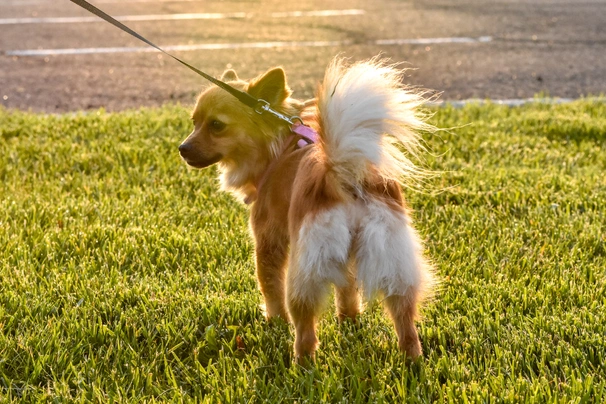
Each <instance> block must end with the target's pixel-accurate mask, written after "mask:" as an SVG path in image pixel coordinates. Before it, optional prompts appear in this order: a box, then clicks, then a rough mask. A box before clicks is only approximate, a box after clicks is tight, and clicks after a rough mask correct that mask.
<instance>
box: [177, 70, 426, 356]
mask: <svg viewBox="0 0 606 404" xmlns="http://www.w3.org/2000/svg"><path fill="white" fill-rule="evenodd" d="M366 63H367V64H366V65H364V66H363V68H364V69H366V70H361V73H360V74H362V76H361V77H365V76H364V75H367V76H368V75H372V74H378V75H379V76H381V77H382V78H383V79H385V80H387V81H386V82H385V86H386V87H385V89H384V91H385V92H387V93H389V92H390V91H392V92H394V93H397V95H398V96H400V98H398V99H399V100H400V99H401V98H402V96H405V97H408V96H409V95H411V93H409V92H406V91H405V90H403V89H402V88H401V87H400V86H399V84H398V83H397V80H399V79H400V75H399V73H398V72H397V71H396V70H394V68H393V67H389V66H386V65H385V64H383V63H381V62H377V61H374V60H373V61H370V62H366ZM331 69H332V70H330V69H329V70H330V72H331V74H333V75H346V74H350V73H351V72H352V71H353V70H347V67H345V66H344V65H343V64H342V63H340V62H338V61H337V62H335V63H334V64H333V66H332V68H331ZM380 69H384V70H380ZM327 74H328V73H327ZM222 80H224V81H227V82H229V84H231V85H232V86H234V87H236V88H239V89H241V90H243V91H247V92H248V93H250V94H251V95H253V96H254V97H256V98H261V99H264V100H266V101H268V102H269V103H270V104H271V106H272V108H274V109H276V110H278V111H280V112H283V113H284V114H286V115H289V116H302V117H305V118H304V120H305V122H306V124H308V125H310V126H312V127H314V128H315V129H316V130H317V131H318V132H319V136H320V141H319V143H318V144H316V145H312V146H307V147H304V148H302V149H298V150H295V149H294V147H292V146H293V145H294V143H292V144H289V143H288V142H287V139H288V138H289V135H290V133H291V132H290V128H289V126H288V125H287V124H285V123H283V122H281V121H279V120H277V119H275V118H273V117H271V116H266V115H259V114H257V113H256V112H254V111H253V110H251V109H250V108H248V107H246V106H243V105H242V104H240V103H239V101H237V100H236V99H235V98H234V97H233V96H231V95H230V94H228V93H227V92H225V91H223V90H221V89H219V88H218V87H211V88H209V89H207V90H206V91H204V92H203V93H202V94H201V95H200V97H199V98H198V101H197V104H196V107H195V109H194V112H193V115H192V119H193V121H194V130H193V132H192V133H191V134H190V135H189V137H188V138H187V139H186V140H185V141H184V142H183V144H182V145H181V146H180V148H179V150H180V153H181V155H182V157H183V158H184V160H185V161H186V162H187V163H188V164H190V165H192V166H194V167H197V168H202V167H206V166H209V165H211V164H215V163H218V164H219V169H220V172H221V184H222V187H223V188H224V189H225V190H228V191H230V192H233V193H234V194H235V195H237V197H239V198H242V199H244V201H246V203H248V204H250V207H251V215H250V224H251V228H252V232H253V235H254V239H255V253H256V270H257V278H258V282H259V287H260V289H261V293H262V294H263V297H264V300H265V309H266V314H267V317H268V318H272V317H281V318H283V319H287V320H288V319H290V320H291V321H292V322H293V323H294V326H295V333H296V338H295V346H294V350H295V354H296V356H297V357H298V358H300V357H305V356H313V354H314V352H315V350H316V348H317V345H318V341H317V338H316V321H317V318H318V315H319V313H320V310H321V308H322V305H323V302H324V300H325V299H326V294H327V293H326V290H327V285H329V284H331V283H332V284H334V285H335V287H336V294H335V296H336V307H337V314H338V316H339V318H340V319H344V318H352V319H355V318H356V316H357V315H358V314H359V313H360V310H361V305H360V296H359V293H358V287H359V286H360V285H359V280H358V275H359V274H358V273H357V266H356V262H360V263H361V262H362V261H364V257H363V256H362V257H360V254H362V255H363V254H365V251H370V252H371V253H373V251H377V250H382V249H383V248H384V247H385V246H387V245H389V244H388V243H387V241H386V242H385V243H383V244H381V243H382V241H381V240H382V238H381V237H383V236H381V234H383V233H382V232H389V231H392V232H393V233H394V234H395V235H396V236H398V237H401V238H403V239H404V240H405V241H406V240H409V242H408V244H406V247H405V246H403V247H402V248H409V254H408V255H410V256H411V257H409V256H408V255H407V256H405V258H406V259H408V260H409V261H406V262H403V261H402V262H400V261H398V262H396V263H395V264H394V265H395V266H396V267H397V266H398V265H404V264H407V263H409V262H412V264H411V265H412V266H414V267H415V268H413V269H412V270H411V271H412V273H411V274H409V275H407V274H404V275H401V276H400V275H397V274H396V275H397V276H396V275H394V276H396V278H397V279H400V278H402V279H405V280H408V279H413V280H412V281H407V282H408V283H406V282H404V283H403V285H404V286H403V287H401V288H400V289H398V290H399V291H396V292H395V293H394V292H388V290H390V289H389V288H387V287H383V288H381V287H380V288H379V293H382V294H383V296H384V297H385V299H384V305H385V307H386V310H387V311H388V313H389V314H390V317H391V318H392V320H393V322H394V325H395V328H396V333H397V336H398V341H399V347H400V349H401V350H402V351H403V352H405V353H406V354H407V355H408V356H410V357H413V358H416V357H418V356H419V355H421V345H420V341H419V338H418V335H417V331H416V328H415V325H414V321H415V319H416V317H417V306H418V303H419V301H420V299H421V297H422V295H423V294H424V292H426V291H427V289H428V288H429V287H430V286H431V268H430V266H429V264H427V262H426V261H425V260H424V258H423V256H422V252H421V251H420V242H418V240H417V237H416V233H415V232H414V230H413V229H412V227H411V224H410V219H409V217H408V211H407V208H406V207H405V204H404V201H403V198H402V194H401V189H400V185H399V184H398V180H397V178H395V177H394V175H392V173H393V172H395V171H398V167H400V166H398V164H400V162H401V161H404V162H405V164H402V167H404V166H405V167H404V169H403V170H400V171H398V172H403V171H407V170H408V171H410V167H411V165H410V164H409V161H408V160H407V159H405V157H402V156H399V155H397V156H395V158H394V159H393V161H396V163H394V164H395V165H392V166H390V168H389V167H388V168H389V170H387V169H385V168H384V167H383V166H382V165H381V164H383V163H382V162H383V161H384V160H385V156H384V157H383V158H381V162H376V161H374V160H373V157H372V156H371V157H368V159H366V160H365V159H364V158H363V159H361V160H360V159H358V157H356V158H354V157H348V155H347V153H350V151H348V150H345V149H343V150H339V153H341V154H339V153H337V152H336V151H335V150H336V149H337V148H338V147H343V146H339V144H341V143H342V142H341V143H339V139H338V138H335V137H334V136H333V137H331V136H332V134H331V133H328V132H329V131H335V129H332V128H333V127H334V125H335V124H334V123H331V122H332V121H331V119H333V120H335V121H337V122H338V120H337V119H336V118H335V117H334V114H335V113H334V112H331V111H332V109H334V108H336V107H339V106H340V105H336V104H335V105H333V104H331V102H333V103H336V102H338V101H336V100H334V101H333V100H332V99H331V98H330V97H333V96H334V97H335V98H336V97H337V96H339V95H338V94H337V95H335V90H336V89H337V86H338V85H340V84H339V80H340V77H336V78H334V79H330V78H329V79H326V80H325V83H324V84H323V86H324V87H321V88H320V89H319V91H318V94H319V95H318V97H319V99H318V102H317V103H316V102H315V101H314V102H307V103H303V102H300V101H297V100H295V99H292V98H290V95H291V91H290V89H289V88H288V86H287V84H286V78H285V74H284V71H283V70H282V69H280V68H276V69H272V70H269V71H268V72H267V73H265V74H263V75H261V76H259V77H258V78H256V79H253V80H251V81H250V82H246V81H242V80H240V79H239V78H238V77H237V75H236V73H235V72H234V71H232V70H228V71H226V72H225V73H224V75H223V77H222ZM356 80H357V78H356V77H354V78H352V79H351V80H350V82H351V84H347V85H349V86H350V87H351V88H345V89H344V90H343V91H344V92H345V93H344V95H343V97H345V98H344V99H346V100H349V99H351V97H354V94H356V93H355V91H354V90H355V88H354V87H355V85H356V82H355V81H356ZM380 85H381V83H380V82H379V83H378V84H377V86H380ZM326 86H333V87H334V89H333V88H332V87H330V88H326ZM373 86H374V84H369V85H368V87H364V88H362V90H360V91H367V92H370V94H369V95H370V96H375V95H376V96H377V97H390V96H391V95H390V94H387V95H385V94H383V93H381V92H380V91H383V90H380V91H379V90H375V89H374V87H373ZM392 87H393V89H392ZM366 88H368V89H366ZM348 91H349V92H348ZM331 92H332V94H331ZM375 93H376V94H375ZM326 94H328V95H326ZM347 97H349V98H347ZM392 98H393V97H392ZM406 100H408V98H406ZM406 100H405V101H406ZM410 100H412V102H413V103H414V102H417V101H418V98H415V96H414V94H412V98H411V99H410ZM405 101H402V102H405ZM398 102H400V101H398ZM388 103H389V102H385V104H386V105H385V106H380V108H383V109H381V110H380V111H383V110H386V109H385V108H402V107H400V106H398V107H393V106H390V105H387V104H388ZM414 106H416V104H415V105H413V106H411V107H410V108H409V109H402V111H404V112H405V113H408V112H409V110H410V111H412V110H413V109H414ZM333 107H334V108H333ZM407 108H408V107H407ZM337 109H338V108H337ZM390 111H391V110H390ZM331 114H333V115H331ZM410 117H412V118H411V119H410V120H409V121H406V122H405V123H406V124H408V126H407V127H405V128H404V129H405V130H404V129H402V133H403V134H400V138H398V140H400V141H401V140H402V139H405V140H406V141H409V143H411V144H415V142H416V137H414V136H416V135H414V134H412V131H413V130H414V129H417V128H418V127H419V126H421V125H422V119H417V118H418V115H415V114H414V113H413V112H411V115H410ZM337 118H338V117H337ZM360 119H362V118H360ZM377 119H383V120H384V121H385V122H387V121H389V122H388V123H387V124H386V125H393V123H392V122H391V121H392V120H393V119H392V118H391V117H390V116H389V115H388V114H387V113H386V114H385V117H383V116H380V117H377ZM406 119H408V118H406ZM409 122H412V123H409ZM419 122H420V124H419V125H417V124H416V123H419ZM331 125H332V126H331ZM364 125H365V123H364V122H361V124H360V127H361V128H364V127H365V126H364ZM400 126H402V127H404V126H406V125H404V124H402V125H400ZM327 127H329V128H327ZM356 130H357V129H356ZM397 130H401V129H397ZM380 131H381V130H378V131H375V132H377V133H375V135H376V137H377V139H378V140H377V141H376V142H378V143H377V144H376V146H377V148H378V150H380V151H381V152H383V151H385V150H387V151H385V153H386V156H387V157H391V156H392V155H393V153H400V151H399V150H396V151H394V150H395V149H393V145H391V144H388V142H387V141H385V139H384V134H383V133H378V132H380ZM344 136H347V133H345V134H344ZM373 141H374V140H373ZM368 142H371V140H369V141H368ZM376 142H375V143H376ZM369 144H370V143H369ZM354 145H355V144H354ZM360 147H361V148H362V146H360ZM354 148H355V147H354ZM388 149H389V150H388ZM411 149H412V148H411ZM354 152H355V153H358V154H359V153H362V154H363V153H365V150H358V151H354ZM387 153H392V154H390V155H387ZM343 155H344V156H345V159H349V160H347V164H349V163H351V164H353V165H354V167H353V168H352V169H350V168H347V170H349V171H344V169H343V166H344V164H343V163H340V162H341V161H342V160H343V157H342V156H343ZM339 164H341V166H339ZM356 164H358V166H357V167H356V166H355V165H356ZM394 167H396V168H395V169H394ZM352 170H353V171H352ZM390 170H391V171H390ZM354 171H355V173H353V172H354ZM408 171H407V172H408ZM368 212H379V216H380V217H379V218H378V219H377V220H376V221H375V222H370V221H369V220H367V218H366V216H367V215H368ZM381 215H382V216H381ZM340 217H347V218H348V219H347V220H345V221H343V220H341V219H338V218H340ZM392 217H393V218H396V219H398V220H401V225H398V226H396V227H393V228H390V227H388V226H390V224H386V223H385V222H388V221H391V220H385V219H384V218H392ZM322 223H327V224H326V225H324V224H322ZM333 225H334V226H335V229H343V231H342V234H343V235H342V236H339V237H340V238H337V236H333V235H331V234H329V235H328V236H326V235H324V233H323V232H322V231H323V228H324V227H326V226H328V227H330V226H333ZM364 226H366V228H368V231H366V233H365V232H364V231H365V229H363V227H364ZM373 226H374V227H373ZM347 229H349V230H347ZM373 231H376V232H378V233H377V234H379V236H378V237H373V236H372V234H373V233H372V232H373ZM329 233H330V232H329ZM302 237H303V238H305V237H308V238H309V240H304V239H302ZM323 237H324V238H323ZM384 238H385V239H386V240H387V239H389V238H390V236H389V234H387V233H386V234H385V236H384ZM377 240H378V241H377ZM339 243H342V244H343V245H344V246H345V247H344V248H345V249H346V250H347V251H345V252H344V250H343V249H341V250H338V251H337V247H336V246H337V245H339ZM373 243H375V244H380V245H379V246H378V247H375V246H370V244H373ZM366 244H369V246H367V245H366ZM308 245H309V246H312V247H308ZM333 245H334V246H335V247H334V251H333V250H332V249H331V248H333V247H332V246H333ZM409 245H410V246H411V247H410V246H409ZM373 249H374V250H373ZM289 254H290V258H289ZM331 254H332V255H331ZM344 254H345V255H344ZM387 254H388V255H389V252H387ZM306 257H308V258H306ZM381 257H382V256H381ZM394 259H396V260H398V259H399V258H398V257H397V256H396V257H395V258H394ZM317 262H320V264H317ZM386 262H388V263H389V261H386ZM322 263H325V264H326V266H327V267H328V266H331V265H334V266H335V268H336V269H334V270H332V269H330V270H329V269H326V270H324V269H323V268H320V267H322V265H323V264H322ZM335 263H336V264H335ZM366 266H368V265H366ZM287 267H289V269H288V268H287ZM331 268H332V267H331ZM387 273H388V274H389V272H387ZM318 274H320V275H318ZM321 274H327V275H326V276H324V275H321ZM365 276H366V277H367V278H368V277H370V279H371V280H372V276H373V274H367V275H365ZM377 276H378V275H377ZM381 276H384V275H381ZM398 276H399V278H398ZM396 278H394V279H396ZM380 282H383V283H380ZM386 282H387V283H389V282H391V280H390V279H378V280H377V284H385V283H386ZM368 293H369V294H370V293H371V292H368Z"/></svg>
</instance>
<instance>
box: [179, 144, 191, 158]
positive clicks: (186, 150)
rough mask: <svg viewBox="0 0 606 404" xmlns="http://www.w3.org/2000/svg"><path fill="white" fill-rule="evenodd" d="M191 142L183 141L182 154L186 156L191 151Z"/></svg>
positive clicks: (180, 146)
mask: <svg viewBox="0 0 606 404" xmlns="http://www.w3.org/2000/svg"><path fill="white" fill-rule="evenodd" d="M191 149H192V147H191V144H188V143H181V144H180V145H179V154H181V156H184V157H185V156H186V155H187V154H188V153H189V152H191Z"/></svg>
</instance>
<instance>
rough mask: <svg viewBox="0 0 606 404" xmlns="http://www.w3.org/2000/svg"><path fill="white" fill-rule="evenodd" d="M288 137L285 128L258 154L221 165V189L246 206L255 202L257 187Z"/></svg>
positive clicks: (288, 133)
mask: <svg viewBox="0 0 606 404" xmlns="http://www.w3.org/2000/svg"><path fill="white" fill-rule="evenodd" d="M289 137H290V131H289V130H288V129H286V128H285V129H283V130H280V131H279V133H277V135H276V138H275V139H274V140H273V141H271V142H269V143H268V144H267V145H266V146H265V147H264V148H263V150H261V152H260V153H258V154H254V155H253V154H251V155H250V156H247V157H246V158H243V159H242V160H240V161H238V162H223V163H221V165H220V170H221V177H220V179H221V186H222V188H223V189H224V190H226V191H229V192H231V193H232V194H234V195H235V196H236V197H237V198H238V199H240V200H242V201H244V203H246V204H251V203H253V202H254V201H256V200H257V191H258V188H259V186H260V185H262V183H263V182H264V179H265V177H266V176H267V174H268V171H269V170H270V167H271V165H272V163H273V162H274V161H275V160H276V159H277V158H279V157H280V155H281V154H282V152H283V149H284V144H285V142H286V141H287V139H288V138H289Z"/></svg>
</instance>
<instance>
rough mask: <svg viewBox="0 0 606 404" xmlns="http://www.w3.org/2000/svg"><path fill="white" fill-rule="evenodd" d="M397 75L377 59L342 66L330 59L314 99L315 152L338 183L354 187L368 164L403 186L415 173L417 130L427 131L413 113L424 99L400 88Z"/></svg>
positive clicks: (399, 73)
mask: <svg viewBox="0 0 606 404" xmlns="http://www.w3.org/2000/svg"><path fill="white" fill-rule="evenodd" d="M402 76H403V71H402V70H400V69H398V68H397V67H396V66H394V65H389V64H387V63H385V61H381V60H379V59H376V58H375V59H371V60H368V61H364V62H359V63H355V64H353V65H350V66H347V65H346V64H345V63H344V61H343V60H342V59H335V60H334V61H333V62H332V63H331V65H330V66H329V67H328V69H327V71H326V74H325V76H324V82H323V84H322V86H321V88H320V91H319V94H318V111H319V121H320V127H321V130H320V138H321V140H322V141H321V142H320V143H321V147H322V148H323V151H324V153H325V155H326V157H327V160H328V161H327V163H328V164H329V165H330V166H331V167H332V170H334V172H335V173H336V174H337V176H338V178H339V181H342V182H345V183H348V184H350V185H353V186H356V185H358V184H360V183H361V182H362V181H363V180H364V178H366V177H367V175H368V174H369V170H370V165H372V166H375V167H377V168H378V169H379V170H380V172H381V175H382V176H383V177H386V178H390V179H394V180H397V181H400V182H402V181H408V180H410V179H412V178H414V177H416V175H417V174H418V173H419V170H418V169H417V167H416V166H415V164H413V163H412V162H411V161H410V159H409V158H408V157H407V155H406V154H405V153H404V152H403V151H402V148H401V147H399V146H404V150H405V152H406V153H409V154H410V155H416V152H417V151H418V150H419V148H422V145H421V144H420V137H419V134H418V131H420V130H431V129H432V127H431V125H429V124H427V123H426V122H425V115H423V114H422V113H421V112H419V110H418V108H419V106H421V105H422V104H423V103H424V102H425V101H426V100H425V99H424V98H423V95H422V94H421V93H419V92H415V91H413V90H411V89H409V88H406V87H405V86H404V85H403V84H402Z"/></svg>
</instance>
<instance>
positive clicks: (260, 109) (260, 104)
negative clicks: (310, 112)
mask: <svg viewBox="0 0 606 404" xmlns="http://www.w3.org/2000/svg"><path fill="white" fill-rule="evenodd" d="M254 110H255V112H256V113H257V114H259V115H263V114H264V113H266V112H267V113H269V114H271V115H273V116H274V117H276V118H278V119H280V120H282V121H284V122H287V123H289V124H290V125H294V124H295V122H296V121H297V120H298V119H299V118H298V117H292V116H287V115H284V114H283V113H281V112H278V111H276V110H275V109H273V108H272V107H271V106H270V105H269V102H267V101H265V100H262V99H259V100H257V105H255V107H254ZM299 120H300V119H299Z"/></svg>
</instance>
